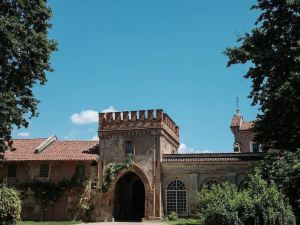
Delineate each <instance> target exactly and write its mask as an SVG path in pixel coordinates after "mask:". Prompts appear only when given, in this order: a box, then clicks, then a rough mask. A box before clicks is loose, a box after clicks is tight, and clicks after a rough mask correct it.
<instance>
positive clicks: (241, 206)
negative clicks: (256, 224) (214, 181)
mask: <svg viewBox="0 0 300 225" xmlns="http://www.w3.org/2000/svg"><path fill="white" fill-rule="evenodd" d="M198 200H199V202H200V219H201V220H202V221H203V223H204V224H205V225H241V224H247V225H248V224H250V223H247V222H248V221H250V220H251V221H253V220H254V215H253V214H254V213H253V205H252V201H251V199H250V198H249V195H248V193H247V192H238V190H237V188H236V186H235V185H233V184H230V183H224V184H220V185H214V186H213V187H212V188H211V189H207V188H204V189H203V190H201V191H200V193H199V194H198ZM244 212H245V213H244Z"/></svg>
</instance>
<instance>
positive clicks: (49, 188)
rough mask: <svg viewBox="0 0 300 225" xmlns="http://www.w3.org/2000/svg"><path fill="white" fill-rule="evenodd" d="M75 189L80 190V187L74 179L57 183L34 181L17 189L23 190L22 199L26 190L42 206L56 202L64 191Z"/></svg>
mask: <svg viewBox="0 0 300 225" xmlns="http://www.w3.org/2000/svg"><path fill="white" fill-rule="evenodd" d="M76 187H78V188H80V187H82V185H81V184H80V183H78V182H77V180H76V179H75V178H72V179H71V180H63V181H61V182H57V183H54V182H51V181H49V182H41V181H34V182H31V183H26V184H20V185H19V186H18V188H19V189H21V190H24V191H23V192H22V195H23V198H25V197H26V193H27V190H32V191H33V197H34V198H35V199H36V200H40V201H41V202H42V203H43V204H44V205H48V204H49V203H55V202H57V201H58V200H59V198H60V196H61V195H62V194H63V193H64V192H65V191H67V190H70V189H72V188H76Z"/></svg>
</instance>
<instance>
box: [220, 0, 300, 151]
mask: <svg viewBox="0 0 300 225" xmlns="http://www.w3.org/2000/svg"><path fill="white" fill-rule="evenodd" d="M252 9H257V10H260V11H261V14H260V16H259V17H258V19H257V21H256V23H255V27H254V28H253V30H252V31H251V32H250V33H246V34H245V35H244V36H242V37H240V38H238V40H237V41H238V42H239V43H240V46H238V47H233V48H227V49H226V51H225V54H226V55H227V56H228V58H229V61H228V66H231V65H233V64H245V63H249V64H250V68H249V69H248V71H247V73H246V74H245V75H244V77H245V78H246V79H251V81H252V90H251V92H250V95H249V97H250V98H252V104H253V105H259V106H260V110H261V112H260V113H259V114H258V115H257V121H256V123H255V131H256V134H257V135H256V140H257V141H258V142H260V143H263V144H265V145H266V146H267V147H270V146H272V147H275V148H279V149H285V150H292V151H293V150H296V149H297V148H299V147H300V1H299V0H258V1H257V4H256V5H254V6H253V7H252Z"/></svg>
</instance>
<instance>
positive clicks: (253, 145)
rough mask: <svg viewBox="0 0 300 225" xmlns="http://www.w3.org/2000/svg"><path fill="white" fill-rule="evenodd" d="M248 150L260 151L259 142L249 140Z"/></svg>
mask: <svg viewBox="0 0 300 225" xmlns="http://www.w3.org/2000/svg"><path fill="white" fill-rule="evenodd" d="M250 152H261V144H259V143H257V142H253V141H251V142H250Z"/></svg>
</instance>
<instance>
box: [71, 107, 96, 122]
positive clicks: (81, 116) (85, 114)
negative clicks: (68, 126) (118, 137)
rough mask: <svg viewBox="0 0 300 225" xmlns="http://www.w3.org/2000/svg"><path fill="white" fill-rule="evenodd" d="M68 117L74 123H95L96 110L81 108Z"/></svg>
mask: <svg viewBox="0 0 300 225" xmlns="http://www.w3.org/2000/svg"><path fill="white" fill-rule="evenodd" d="M70 119H71V121H72V122H73V123H75V124H88V123H97V122H98V112H97V111H94V110H83V111H81V112H80V113H74V114H73V115H72V116H71V117H70Z"/></svg>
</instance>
